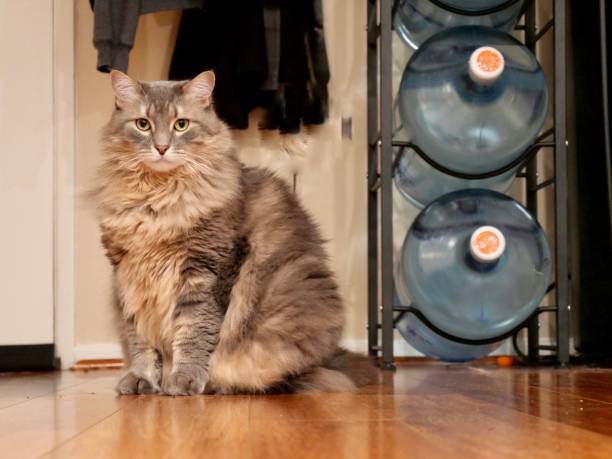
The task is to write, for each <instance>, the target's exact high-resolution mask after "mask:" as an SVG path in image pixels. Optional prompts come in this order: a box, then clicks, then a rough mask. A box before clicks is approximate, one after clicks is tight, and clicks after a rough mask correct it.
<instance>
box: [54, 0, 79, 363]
mask: <svg viewBox="0 0 612 459" xmlns="http://www.w3.org/2000/svg"><path fill="white" fill-rule="evenodd" d="M75 8H76V4H75V1H53V124H54V126H53V150H54V155H53V157H54V166H53V167H54V171H53V177H54V197H53V218H54V222H53V232H54V234H53V271H54V273H53V290H54V299H53V304H54V325H53V326H54V341H55V356H56V358H58V359H59V361H60V362H61V367H62V368H63V369H67V368H71V367H72V366H73V365H74V345H75V342H74V336H75V328H74V326H75V320H74V319H75V317H74V315H75V304H74V301H75V294H74V292H75V286H76V285H75V270H74V266H75V263H74V256H75V206H76V195H75V165H76V158H75V153H76V117H75V114H76V109H75V102H76V100H75V89H76V88H75V86H76V84H75V82H76V80H75Z"/></svg>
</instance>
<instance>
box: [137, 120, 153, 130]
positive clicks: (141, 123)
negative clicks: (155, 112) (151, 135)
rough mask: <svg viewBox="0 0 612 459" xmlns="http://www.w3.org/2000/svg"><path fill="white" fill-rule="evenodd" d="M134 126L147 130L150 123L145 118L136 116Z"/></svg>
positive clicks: (149, 127)
mask: <svg viewBox="0 0 612 459" xmlns="http://www.w3.org/2000/svg"><path fill="white" fill-rule="evenodd" d="M136 127H137V128H138V129H139V130H141V131H148V130H149V129H151V123H149V120H148V119H146V118H138V119H137V120H136Z"/></svg>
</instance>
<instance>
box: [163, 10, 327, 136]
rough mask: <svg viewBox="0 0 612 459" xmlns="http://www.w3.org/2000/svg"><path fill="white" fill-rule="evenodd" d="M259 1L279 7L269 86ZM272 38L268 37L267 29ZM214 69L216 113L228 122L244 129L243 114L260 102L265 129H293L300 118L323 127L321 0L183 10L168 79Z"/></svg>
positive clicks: (245, 117)
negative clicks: (270, 86)
mask: <svg viewBox="0 0 612 459" xmlns="http://www.w3.org/2000/svg"><path fill="white" fill-rule="evenodd" d="M264 1H265V2H266V6H267V7H271V8H273V7H277V8H278V7H279V6H280V59H279V64H278V66H279V68H278V82H277V88H276V90H275V91H266V90H262V89H261V87H262V85H263V84H264V82H268V73H269V66H268V60H267V51H266V49H267V48H266V45H268V46H269V45H270V43H269V42H268V43H266V29H265V26H264ZM268 36H270V34H268ZM208 69H214V70H215V73H216V75H217V83H216V88H215V92H214V93H213V94H214V101H215V107H216V110H217V112H218V114H219V116H220V117H221V118H222V119H223V120H224V121H225V122H227V123H228V124H229V125H230V126H231V127H234V128H238V129H245V128H247V127H248V114H249V112H250V111H251V110H252V109H253V108H254V107H265V108H266V109H267V111H266V116H265V118H264V120H263V122H262V123H261V126H260V127H261V128H263V129H280V130H281V132H283V133H294V132H298V131H299V129H300V122H304V123H305V124H321V123H323V122H324V121H325V118H326V117H327V112H328V95H327V83H328V82H329V67H328V62H327V53H326V50H325V38H324V35H323V14H322V8H321V0H243V1H236V2H216V1H213V0H209V1H207V2H205V7H204V9H191V10H185V11H184V12H183V18H182V20H181V25H180V28H179V32H178V36H177V42H176V47H175V50H174V55H173V57H172V64H171V66H170V79H173V80H182V79H190V78H193V77H194V76H196V75H197V74H198V73H200V72H202V71H204V70H208Z"/></svg>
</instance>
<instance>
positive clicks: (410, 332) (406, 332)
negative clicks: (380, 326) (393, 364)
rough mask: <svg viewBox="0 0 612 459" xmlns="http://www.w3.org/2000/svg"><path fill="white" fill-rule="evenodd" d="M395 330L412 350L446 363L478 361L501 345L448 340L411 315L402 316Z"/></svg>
mask: <svg viewBox="0 0 612 459" xmlns="http://www.w3.org/2000/svg"><path fill="white" fill-rule="evenodd" d="M395 328H396V329H397V331H399V333H400V335H402V338H404V339H405V340H406V342H407V343H408V344H410V345H411V346H412V347H413V348H414V349H416V350H417V351H419V352H421V353H422V354H425V355H427V356H429V357H431V358H434V359H438V360H444V361H446V362H469V361H470V360H476V359H480V358H482V357H485V356H487V355H489V354H490V353H491V352H493V351H494V350H495V349H497V348H498V347H499V346H500V345H501V342H497V343H491V344H481V345H477V346H474V345H470V344H462V343H458V342H456V341H451V340H448V339H446V338H443V337H442V336H440V335H438V334H437V333H436V332H434V331H433V330H431V329H430V328H429V327H427V325H425V324H424V323H423V322H422V321H421V320H420V319H419V318H418V317H417V316H415V315H414V314H412V313H406V314H404V315H403V316H402V317H401V318H400V319H399V320H398V321H397V322H396V324H395Z"/></svg>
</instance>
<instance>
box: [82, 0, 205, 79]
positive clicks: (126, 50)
mask: <svg viewBox="0 0 612 459" xmlns="http://www.w3.org/2000/svg"><path fill="white" fill-rule="evenodd" d="M203 3H204V0H138V1H136V0H96V1H95V2H94V3H93V10H94V31H93V43H94V46H95V47H96V49H97V50H98V63H97V68H98V70H99V71H101V72H110V71H111V70H113V69H116V70H121V71H123V72H127V68H128V60H129V54H130V50H131V49H132V46H133V45H134V37H135V36H136V27H137V26H138V17H139V16H140V15H141V14H148V13H156V12H158V11H168V10H179V9H186V8H201V7H202V5H203Z"/></svg>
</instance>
